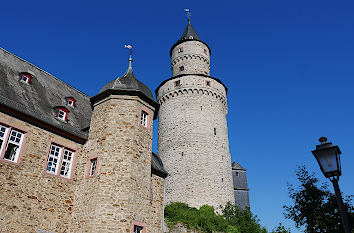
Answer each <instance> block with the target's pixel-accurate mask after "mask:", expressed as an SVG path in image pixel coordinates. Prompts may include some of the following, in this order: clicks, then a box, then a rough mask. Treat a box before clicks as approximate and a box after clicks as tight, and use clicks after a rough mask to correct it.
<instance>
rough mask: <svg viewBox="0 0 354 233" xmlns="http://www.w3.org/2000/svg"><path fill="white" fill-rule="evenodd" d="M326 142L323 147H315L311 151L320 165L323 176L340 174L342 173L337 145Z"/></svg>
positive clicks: (328, 176)
mask: <svg viewBox="0 0 354 233" xmlns="http://www.w3.org/2000/svg"><path fill="white" fill-rule="evenodd" d="M326 144H327V145H326V146H324V148H316V150H314V151H312V153H313V155H314V156H315V158H316V160H317V162H318V164H319V165H320V168H321V171H322V173H323V174H324V176H325V177H327V178H330V177H333V176H340V175H341V174H342V173H341V165H340V150H339V148H338V147H337V146H333V145H332V143H326ZM328 144H330V145H328ZM320 146H322V145H320Z"/></svg>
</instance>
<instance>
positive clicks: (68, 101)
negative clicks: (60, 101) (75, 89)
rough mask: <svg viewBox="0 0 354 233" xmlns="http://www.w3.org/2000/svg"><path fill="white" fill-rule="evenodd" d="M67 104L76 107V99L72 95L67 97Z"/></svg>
mask: <svg viewBox="0 0 354 233" xmlns="http://www.w3.org/2000/svg"><path fill="white" fill-rule="evenodd" d="M67 105H68V106H70V107H75V99H74V98H72V97H69V98H67Z"/></svg>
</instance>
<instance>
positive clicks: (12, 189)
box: [0, 112, 82, 233]
mask: <svg viewBox="0 0 354 233" xmlns="http://www.w3.org/2000/svg"><path fill="white" fill-rule="evenodd" d="M0 123H1V124H6V125H8V126H11V127H14V128H16V129H18V130H22V131H25V132H26V134H25V136H26V141H25V142H24V143H23V144H22V146H23V148H22V149H23V151H22V156H21V158H20V159H21V161H20V162H19V163H18V164H13V163H9V162H5V161H3V160H0V229H1V230H2V232H16V233H21V232H24V233H28V232H36V231H37V230H45V231H49V232H68V228H69V225H70V221H71V214H72V211H73V199H74V190H75V188H74V187H75V185H76V183H77V175H78V170H77V169H75V167H74V168H73V171H74V174H73V179H72V180H68V179H65V178H60V177H57V176H53V175H50V174H48V173H46V172H45V166H46V161H47V156H48V152H49V148H50V145H51V143H52V142H54V143H57V144H60V145H63V146H65V147H68V148H70V149H72V150H75V155H74V157H75V158H76V162H77V163H81V160H80V156H81V149H82V145H81V144H78V143H75V142H73V141H70V140H68V139H66V138H63V137H60V136H58V135H56V134H53V133H51V132H48V131H46V130H43V129H41V128H39V127H36V126H34V125H31V124H29V123H27V122H24V121H21V120H19V119H16V118H14V117H11V116H9V115H7V114H4V113H3V112H0ZM1 230H0V231H1Z"/></svg>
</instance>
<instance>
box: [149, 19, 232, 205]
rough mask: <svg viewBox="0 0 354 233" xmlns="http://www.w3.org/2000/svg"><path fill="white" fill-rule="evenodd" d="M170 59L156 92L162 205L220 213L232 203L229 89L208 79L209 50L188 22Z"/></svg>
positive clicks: (172, 49) (172, 50)
mask: <svg viewBox="0 0 354 233" xmlns="http://www.w3.org/2000/svg"><path fill="white" fill-rule="evenodd" d="M170 56H171V69H172V78H170V79H167V80H165V81H163V82H162V83H161V84H160V86H159V87H158V88H157V89H156V96H157V101H158V103H159V104H160V109H159V122H158V126H159V127H158V128H159V134H158V153H159V156H160V157H161V159H162V161H163V163H164V166H165V169H166V170H167V172H168V173H169V176H168V177H167V179H166V202H167V203H171V202H184V203H187V204H189V205H190V206H193V207H200V206H202V205H205V204H208V205H211V206H214V207H215V208H217V209H218V208H219V206H220V205H225V204H226V203H227V202H228V201H230V202H231V203H234V195H233V182H232V172H231V158H230V151H229V141H228V130H227V121H226V115H227V101H226V93H227V88H226V87H225V85H224V84H223V83H222V82H221V81H220V80H218V79H216V78H213V77H211V76H210V48H209V46H208V45H207V44H206V43H204V42H203V41H201V40H200V39H199V37H198V35H197V33H196V32H195V30H194V29H193V27H192V25H191V23H190V20H188V24H187V27H186V29H185V31H184V33H183V35H182V37H181V39H180V40H178V41H177V42H176V43H175V44H174V45H173V46H172V48H171V51H170Z"/></svg>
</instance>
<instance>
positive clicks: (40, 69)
mask: <svg viewBox="0 0 354 233" xmlns="http://www.w3.org/2000/svg"><path fill="white" fill-rule="evenodd" d="M0 49H1V50H3V51H5V52H6V53H9V54H11V55H12V56H14V57H16V58H17V59H19V60H21V61H24V62H26V63H27V64H29V65H31V66H33V67H34V68H36V69H38V70H39V71H41V72H43V73H45V74H48V75H50V76H51V77H53V78H54V79H56V80H58V81H60V82H62V83H64V84H66V85H67V86H68V87H70V88H72V89H74V90H75V91H78V92H79V93H81V94H83V95H84V96H87V97H88V98H90V96H89V95H87V94H85V93H83V92H82V91H80V90H79V89H77V88H75V87H73V86H71V85H70V84H68V83H66V82H64V81H63V80H61V79H59V78H57V77H55V76H54V75H52V74H50V73H48V72H47V71H45V70H43V69H42V68H39V67H38V66H36V65H34V64H32V63H31V62H29V61H26V60H25V59H23V58H21V57H19V56H17V55H15V54H13V53H11V52H10V51H7V50H6V49H4V48H2V47H1V46H0Z"/></svg>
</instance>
